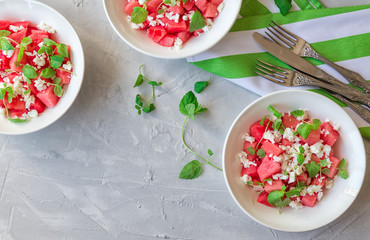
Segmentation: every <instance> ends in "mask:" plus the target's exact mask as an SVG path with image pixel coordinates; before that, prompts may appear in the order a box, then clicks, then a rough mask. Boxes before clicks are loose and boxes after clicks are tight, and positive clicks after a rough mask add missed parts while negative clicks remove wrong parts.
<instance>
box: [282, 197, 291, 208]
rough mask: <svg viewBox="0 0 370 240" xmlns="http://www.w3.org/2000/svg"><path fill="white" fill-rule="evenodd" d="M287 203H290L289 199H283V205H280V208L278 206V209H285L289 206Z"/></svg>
mask: <svg viewBox="0 0 370 240" xmlns="http://www.w3.org/2000/svg"><path fill="white" fill-rule="evenodd" d="M289 203H290V199H289V198H285V199H284V200H283V203H282V204H281V206H280V207H286V206H288V205H289Z"/></svg>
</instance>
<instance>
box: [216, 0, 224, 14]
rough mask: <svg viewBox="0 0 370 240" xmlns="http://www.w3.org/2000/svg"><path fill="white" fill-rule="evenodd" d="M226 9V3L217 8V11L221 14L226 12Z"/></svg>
mask: <svg viewBox="0 0 370 240" xmlns="http://www.w3.org/2000/svg"><path fill="white" fill-rule="evenodd" d="M224 7H225V3H223V2H222V3H220V5H218V7H217V11H218V12H219V13H221V12H222V11H223V10H224Z"/></svg>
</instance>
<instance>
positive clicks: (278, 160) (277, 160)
mask: <svg viewBox="0 0 370 240" xmlns="http://www.w3.org/2000/svg"><path fill="white" fill-rule="evenodd" d="M272 159H273V160H274V162H281V157H278V156H274V157H273V158H272Z"/></svg>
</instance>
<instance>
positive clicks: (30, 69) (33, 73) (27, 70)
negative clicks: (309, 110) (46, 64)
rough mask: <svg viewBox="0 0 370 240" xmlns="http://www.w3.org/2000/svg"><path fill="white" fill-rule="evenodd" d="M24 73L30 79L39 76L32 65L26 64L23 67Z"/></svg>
mask: <svg viewBox="0 0 370 240" xmlns="http://www.w3.org/2000/svg"><path fill="white" fill-rule="evenodd" d="M22 72H23V75H24V76H25V77H27V78H29V79H34V78H36V77H37V72H36V69H35V68H34V67H32V66H31V65H28V64H27V65H24V66H23V68H22Z"/></svg>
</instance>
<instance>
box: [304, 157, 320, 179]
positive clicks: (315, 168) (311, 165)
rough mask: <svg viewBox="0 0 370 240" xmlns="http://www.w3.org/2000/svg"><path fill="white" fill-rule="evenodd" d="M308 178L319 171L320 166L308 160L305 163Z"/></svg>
mask: <svg viewBox="0 0 370 240" xmlns="http://www.w3.org/2000/svg"><path fill="white" fill-rule="evenodd" d="M305 167H306V169H307V171H308V175H309V177H310V178H313V177H315V176H316V175H317V174H318V173H319V172H320V166H319V164H317V163H316V162H313V161H312V162H309V163H307V164H306V165H305Z"/></svg>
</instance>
